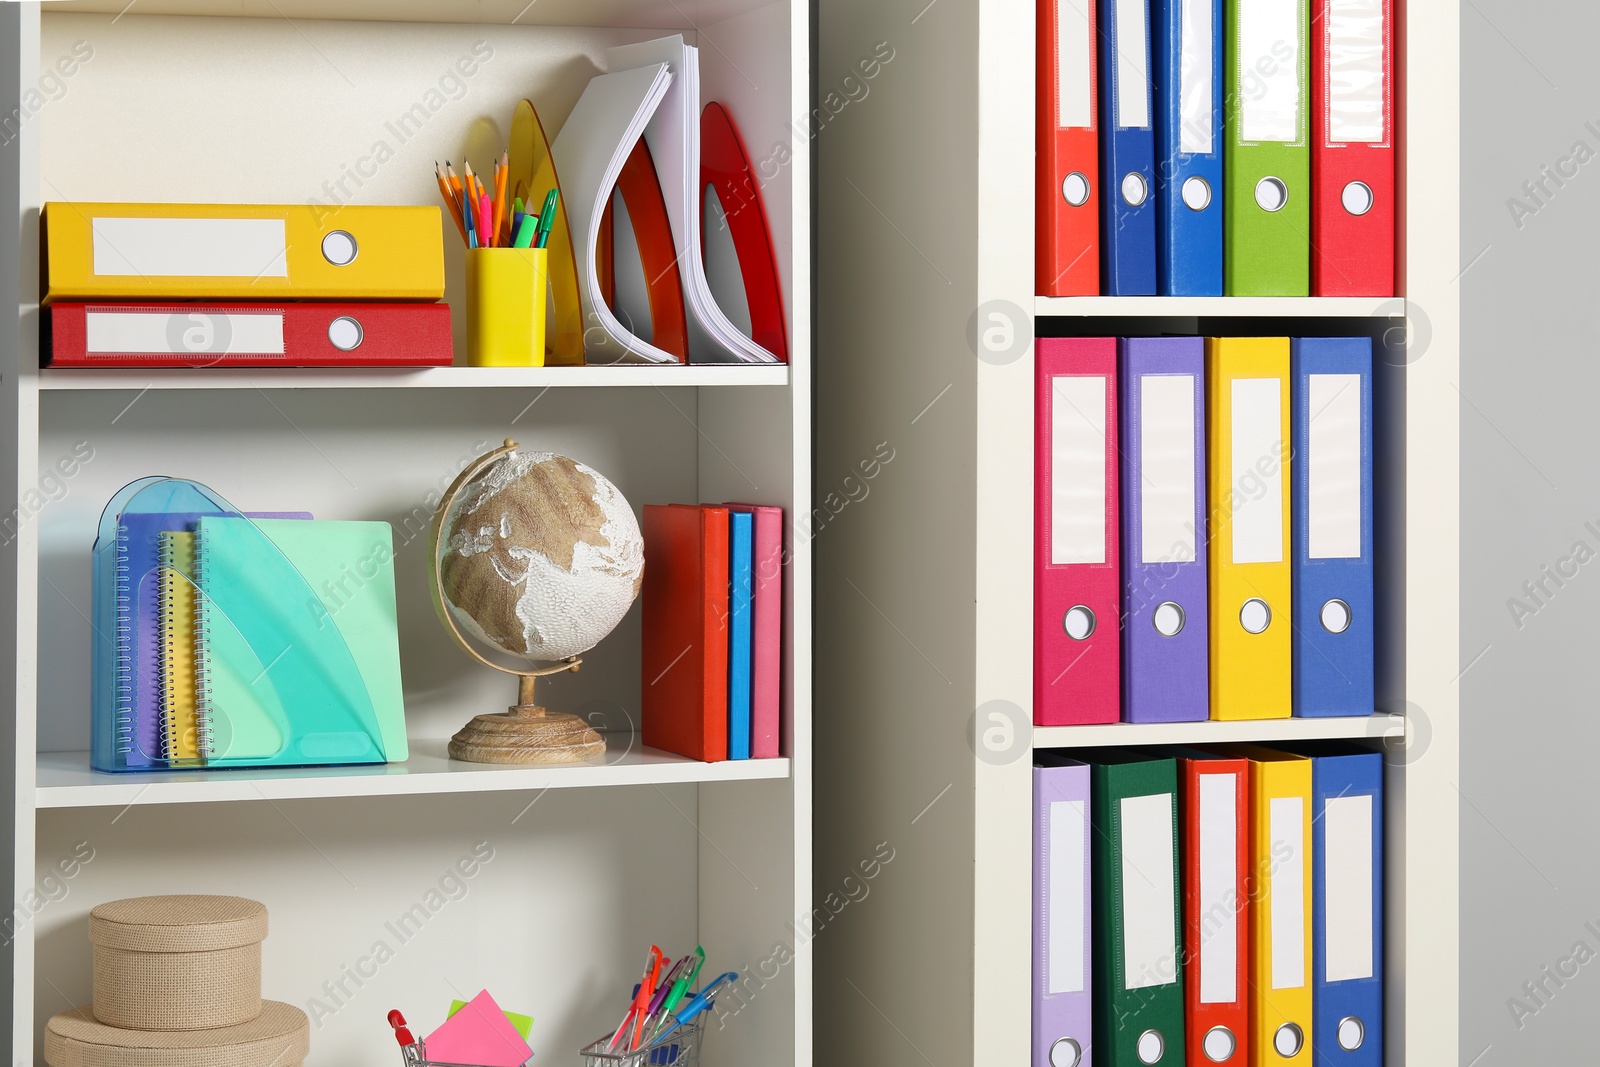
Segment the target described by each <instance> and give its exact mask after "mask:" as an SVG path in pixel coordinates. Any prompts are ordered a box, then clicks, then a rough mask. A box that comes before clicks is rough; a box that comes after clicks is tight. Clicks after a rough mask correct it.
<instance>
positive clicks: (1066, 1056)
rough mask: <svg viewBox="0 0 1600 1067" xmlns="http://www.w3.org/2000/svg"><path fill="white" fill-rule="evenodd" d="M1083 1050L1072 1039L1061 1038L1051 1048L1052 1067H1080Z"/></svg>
mask: <svg viewBox="0 0 1600 1067" xmlns="http://www.w3.org/2000/svg"><path fill="white" fill-rule="evenodd" d="M1082 1059H1083V1049H1081V1048H1079V1047H1078V1043H1077V1042H1076V1041H1074V1040H1072V1038H1070V1037H1060V1038H1057V1039H1056V1043H1055V1044H1053V1045H1051V1046H1050V1067H1078V1061H1080V1060H1082Z"/></svg>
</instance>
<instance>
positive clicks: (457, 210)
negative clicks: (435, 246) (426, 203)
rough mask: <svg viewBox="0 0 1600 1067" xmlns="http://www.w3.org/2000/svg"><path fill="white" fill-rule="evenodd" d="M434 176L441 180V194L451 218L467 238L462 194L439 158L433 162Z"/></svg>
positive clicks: (463, 238)
mask: <svg viewBox="0 0 1600 1067" xmlns="http://www.w3.org/2000/svg"><path fill="white" fill-rule="evenodd" d="M433 176H434V178H435V179H437V181H438V182H439V195H440V196H442V197H443V198H444V206H445V207H446V208H447V209H449V211H450V220H451V221H452V222H454V223H455V224H456V230H457V232H459V233H460V234H461V239H462V240H463V241H465V240H466V239H467V224H466V220H465V219H464V218H463V217H462V214H461V196H460V194H459V193H457V192H456V190H455V188H454V187H453V186H452V185H451V182H450V179H449V178H448V177H447V176H446V175H445V171H444V168H443V167H441V166H440V165H439V161H438V160H434V162H433Z"/></svg>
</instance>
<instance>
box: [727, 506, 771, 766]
mask: <svg viewBox="0 0 1600 1067" xmlns="http://www.w3.org/2000/svg"><path fill="white" fill-rule="evenodd" d="M728 510H729V511H748V512H750V513H751V514H752V515H754V516H755V518H754V519H753V520H752V521H753V524H754V526H755V537H754V544H753V549H754V552H753V560H752V562H753V564H754V566H753V567H752V570H753V571H754V572H755V589H754V590H753V594H754V595H753V600H754V605H753V609H754V615H755V627H754V633H753V639H752V641H751V657H750V658H751V669H750V758H751V759H776V758H777V756H778V753H779V745H780V741H781V737H782V734H781V732H780V728H779V718H778V714H779V707H780V704H781V701H782V695H781V692H780V685H781V682H780V679H781V677H782V670H783V509H782V508H777V507H766V506H764V505H760V504H729V505H728Z"/></svg>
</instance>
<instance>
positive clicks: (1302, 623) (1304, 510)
mask: <svg viewBox="0 0 1600 1067" xmlns="http://www.w3.org/2000/svg"><path fill="white" fill-rule="evenodd" d="M1290 365H1291V368H1292V370H1293V377H1294V399H1293V401H1292V402H1291V404H1290V408H1291V411H1292V422H1293V429H1294V437H1293V441H1294V475H1293V478H1292V479H1291V484H1292V487H1293V493H1292V494H1291V496H1292V498H1293V514H1294V525H1293V530H1294V536H1293V538H1292V539H1291V540H1292V544H1293V549H1294V565H1293V599H1294V619H1295V640H1294V645H1293V662H1294V672H1293V673H1294V713H1295V714H1296V715H1303V716H1307V717H1316V716H1324V715H1371V714H1372V713H1373V710H1374V705H1375V703H1376V691H1375V690H1376V685H1375V677H1376V671H1375V666H1374V647H1373V646H1374V640H1375V637H1374V629H1375V624H1376V615H1377V602H1376V599H1375V597H1374V593H1373V566H1374V563H1373V548H1374V546H1373V529H1372V501H1373V484H1372V340H1371V338H1368V337H1297V338H1295V339H1294V340H1293V341H1291V342H1290Z"/></svg>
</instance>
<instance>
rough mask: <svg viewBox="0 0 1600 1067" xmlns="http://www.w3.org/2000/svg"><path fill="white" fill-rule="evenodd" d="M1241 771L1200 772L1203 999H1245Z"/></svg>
mask: <svg viewBox="0 0 1600 1067" xmlns="http://www.w3.org/2000/svg"><path fill="white" fill-rule="evenodd" d="M1238 788H1239V786H1238V776H1237V775H1234V774H1202V775H1201V776H1200V1003H1202V1004H1232V1003H1233V1002H1234V1001H1236V1000H1238V999H1239V973H1238V971H1239V956H1238V945H1239V904H1240V900H1241V897H1240V894H1239V885H1238V876H1239V868H1238V856H1239V842H1238V840H1237V838H1238V833H1239V822H1238V812H1237V811H1236V809H1235V807H1234V805H1235V803H1236V802H1237V800H1238Z"/></svg>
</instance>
